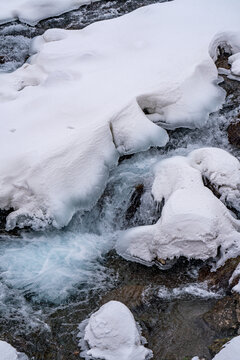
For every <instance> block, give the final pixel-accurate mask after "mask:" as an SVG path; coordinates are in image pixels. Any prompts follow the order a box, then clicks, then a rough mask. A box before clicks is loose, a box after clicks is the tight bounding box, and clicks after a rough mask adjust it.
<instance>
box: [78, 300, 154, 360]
mask: <svg viewBox="0 0 240 360" xmlns="http://www.w3.org/2000/svg"><path fill="white" fill-rule="evenodd" d="M84 340H85V341H86V342H87V343H88V345H89V348H90V349H89V350H88V351H87V352H86V356H84V357H85V358H86V359H88V358H90V357H93V358H97V359H105V360H145V359H150V358H152V351H151V350H149V349H147V348H145V347H144V346H143V345H142V341H143V339H142V337H141V334H140V333H139V329H138V327H137V325H136V322H135V320H134V317H133V315H132V313H131V311H130V310H129V309H128V308H127V307H126V306H125V305H124V304H123V303H121V302H119V301H110V302H108V303H106V304H104V305H103V306H102V307H101V308H100V309H99V310H98V311H97V312H95V313H94V314H92V315H91V317H90V319H89V322H88V324H87V326H86V329H85V336H84ZM82 355H84V354H82Z"/></svg>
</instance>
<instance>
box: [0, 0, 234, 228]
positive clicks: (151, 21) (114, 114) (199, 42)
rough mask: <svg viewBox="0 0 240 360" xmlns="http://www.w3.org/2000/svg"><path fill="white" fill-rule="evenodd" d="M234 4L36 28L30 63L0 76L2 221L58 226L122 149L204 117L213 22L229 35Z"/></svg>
mask: <svg viewBox="0 0 240 360" xmlns="http://www.w3.org/2000/svg"><path fill="white" fill-rule="evenodd" d="M6 6H8V5H6ZM206 8H207V9H208V11H206ZM239 11H240V3H239V1H237V0H231V4H229V2H228V3H226V1H224V0H212V1H211V2H210V3H209V2H208V1H207V0H197V1H196V2H194V3H193V2H192V1H190V0H176V1H174V2H167V3H161V4H156V5H151V6H147V7H143V8H140V9H138V10H136V11H134V12H132V13H131V14H128V15H125V16H122V17H119V18H117V19H114V20H109V21H102V22H98V23H94V24H92V25H90V26H88V27H87V28H85V29H83V30H80V31H64V30H60V29H52V30H48V31H46V32H45V33H44V34H43V35H42V36H40V37H38V38H36V39H35V40H34V41H33V43H32V47H31V52H32V54H33V55H32V57H31V58H30V59H29V61H28V63H26V64H25V65H23V66H22V67H21V68H20V69H18V70H17V71H15V72H13V73H11V74H1V75H0V111H1V125H0V126H1V133H0V144H1V148H0V149H1V151H0V184H1V186H0V189H1V190H0V208H3V209H14V211H13V212H12V213H11V214H10V215H9V216H8V219H7V229H12V228H14V227H15V226H19V227H25V226H31V227H32V228H34V229H43V228H46V227H48V226H55V227H56V228H61V227H63V226H65V225H66V224H68V222H69V221H70V220H71V218H72V216H73V215H74V214H75V213H76V212H77V211H78V210H81V209H85V210H86V209H87V210H88V209H90V208H92V206H94V204H95V203H96V202H97V200H98V198H99V197H100V195H101V194H102V192H103V190H104V188H105V186H106V182H107V179H108V175H109V171H110V170H111V169H112V167H113V166H115V164H116V163H117V158H118V156H119V155H122V154H131V153H135V152H137V151H142V150H147V149H148V148H150V147H151V146H159V147H160V146H164V145H165V144H166V142H167V141H168V135H167V132H166V131H165V130H164V129H163V128H161V127H160V126H158V125H162V126H164V127H166V128H176V127H179V126H183V127H190V128H194V127H200V126H202V125H203V124H204V123H205V122H206V120H207V118H208V115H209V113H210V112H212V111H215V110H216V109H218V108H219V107H220V106H221V104H222V102H223V100H224V91H223V90H222V89H221V88H220V87H219V86H218V85H217V83H218V81H219V79H218V72H217V69H216V67H215V64H214V62H213V60H212V58H211V57H210V55H209V46H210V43H211V41H212V39H213V38H214V36H216V34H217V33H219V32H221V34H222V33H225V36H226V41H227V42H231V41H232V37H233V35H231V34H235V33H236V32H237V31H239V27H240V24H239V17H238V13H239ZM179 14H181V16H179ZM203 23H204V27H203V26H202V24H203ZM169 24H171V26H169ZM133 29H134V31H133ZM229 29H231V32H228V31H229ZM229 34H230V35H229ZM236 39H237V37H234V44H235V42H236V44H238V40H236ZM215 43H216V42H215ZM215 43H214V44H215ZM236 46H237V45H236ZM235 48H236V47H232V51H233V53H232V55H234V51H235ZM210 53H212V56H213V57H214V55H215V52H214V46H213V45H212V47H211V52H210ZM176 54H177V55H176ZM186 54H187V56H186ZM193 89H194V91H193ZM143 110H144V111H143ZM145 113H147V115H145ZM151 115H152V116H153V117H154V119H153V121H154V122H157V124H158V125H157V124H155V123H154V122H153V121H151V120H150V119H149V118H148V117H149V116H150V117H151ZM156 119H157V120H156Z"/></svg>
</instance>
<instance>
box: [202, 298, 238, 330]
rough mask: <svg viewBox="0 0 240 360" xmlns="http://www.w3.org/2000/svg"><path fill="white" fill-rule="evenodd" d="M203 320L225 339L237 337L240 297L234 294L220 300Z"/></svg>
mask: <svg viewBox="0 0 240 360" xmlns="http://www.w3.org/2000/svg"><path fill="white" fill-rule="evenodd" d="M203 318H204V320H205V322H206V323H207V324H208V325H209V326H210V327H211V328H212V329H214V330H218V331H221V333H222V336H223V337H226V336H234V335H237V332H238V329H239V327H240V295H239V294H236V293H234V294H233V295H228V296H225V297H224V298H222V299H220V300H218V301H217V303H216V304H215V305H214V306H213V308H212V309H211V310H210V311H208V312H207V313H206V314H205V315H204V317H203Z"/></svg>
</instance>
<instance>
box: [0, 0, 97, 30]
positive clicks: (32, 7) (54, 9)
mask: <svg viewBox="0 0 240 360" xmlns="http://www.w3.org/2000/svg"><path fill="white" fill-rule="evenodd" d="M94 1H101V0H11V1H1V3H0V24H1V23H2V24H4V23H7V22H9V21H11V20H15V19H19V20H20V21H22V22H25V23H28V24H31V25H32V24H36V23H37V22H38V21H40V20H42V19H45V18H48V17H51V16H56V15H60V14H62V13H64V12H66V11H70V10H74V9H78V8H79V7H80V6H81V5H86V4H90V3H92V2H94Z"/></svg>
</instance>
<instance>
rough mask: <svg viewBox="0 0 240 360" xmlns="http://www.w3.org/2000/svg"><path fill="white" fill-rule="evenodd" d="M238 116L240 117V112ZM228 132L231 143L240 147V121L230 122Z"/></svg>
mask: <svg viewBox="0 0 240 360" xmlns="http://www.w3.org/2000/svg"><path fill="white" fill-rule="evenodd" d="M238 117H239V118H240V114H239V115H238ZM227 132H228V141H229V142H230V144H232V145H234V146H236V147H238V148H240V121H238V122H235V123H232V124H230V125H229V126H228V128H227Z"/></svg>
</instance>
